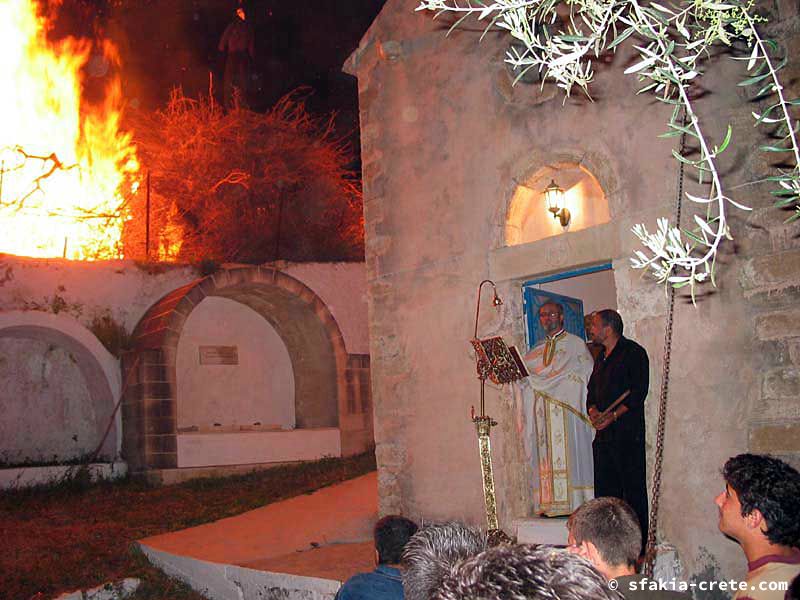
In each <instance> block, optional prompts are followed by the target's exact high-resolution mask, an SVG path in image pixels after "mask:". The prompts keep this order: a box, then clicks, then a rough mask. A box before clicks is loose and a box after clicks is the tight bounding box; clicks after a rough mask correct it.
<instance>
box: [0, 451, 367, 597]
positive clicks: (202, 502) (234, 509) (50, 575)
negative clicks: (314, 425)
mask: <svg viewBox="0 0 800 600" xmlns="http://www.w3.org/2000/svg"><path fill="white" fill-rule="evenodd" d="M374 468H375V458H374V456H373V455H372V454H371V453H369V454H364V455H361V456H358V457H354V458H349V459H324V460H321V461H316V462H312V463H304V464H297V465H289V466H284V467H276V468H274V469H270V470H268V471H260V472H255V473H251V474H248V475H244V476H237V477H228V478H224V479H222V478H220V479H198V480H194V481H191V482H188V483H185V484H181V485H176V486H168V487H148V486H146V485H144V484H143V483H141V482H137V481H134V480H126V481H122V482H114V483H102V484H98V485H94V486H91V487H88V488H85V487H82V486H76V485H61V486H57V487H54V488H48V489H39V490H28V491H26V490H18V491H14V492H4V493H3V494H1V495H0V539H1V540H2V547H3V551H2V552H0V573H2V578H0V580H1V581H2V585H0V598H7V599H9V600H26V599H28V598H37V600H38V598H42V599H44V598H51V597H53V596H54V595H55V594H57V593H59V592H65V591H71V590H75V589H87V588H90V587H93V586H96V585H100V584H101V583H104V582H106V581H109V580H118V579H122V578H124V577H140V578H142V579H143V581H144V584H143V586H142V589H141V590H140V591H139V592H138V593H137V596H136V598H137V599H139V600H144V599H148V600H156V599H163V600H167V599H170V600H173V599H176V600H177V599H186V600H198V599H199V598H200V596H199V595H197V594H195V593H194V592H192V591H191V590H188V589H186V588H185V586H182V585H180V584H178V583H176V582H174V581H172V580H169V579H167V578H165V577H163V576H162V575H160V574H159V572H158V571H157V570H155V569H154V568H153V567H151V566H150V565H149V563H148V562H147V561H146V560H145V559H144V558H143V557H142V556H141V555H137V554H136V553H134V552H131V551H130V549H131V544H132V542H133V541H135V540H137V539H141V538H144V537H148V536H151V535H157V534H160V533H166V532H168V531H175V530H178V529H183V528H185V527H191V526H194V525H199V524H202V523H208V522H211V521H216V520H218V519H221V518H224V517H230V516H233V515H236V514H240V513H242V512H245V511H248V510H252V509H253V508H257V507H259V506H264V505H265V504H269V503H271V502H275V501H277V500H282V499H284V498H289V497H291V496H296V495H299V494H303V493H308V492H311V491H313V490H315V489H318V488H320V487H323V486H326V485H330V484H332V483H336V482H339V481H344V480H346V479H350V478H353V477H356V476H358V475H362V474H364V473H367V472H369V471H370V470H373V469H374Z"/></svg>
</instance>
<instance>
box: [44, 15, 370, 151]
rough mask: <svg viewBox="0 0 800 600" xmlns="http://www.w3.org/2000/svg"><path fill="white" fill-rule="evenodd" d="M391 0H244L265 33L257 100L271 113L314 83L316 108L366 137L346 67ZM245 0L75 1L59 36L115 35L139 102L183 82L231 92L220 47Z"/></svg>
mask: <svg viewBox="0 0 800 600" xmlns="http://www.w3.org/2000/svg"><path fill="white" fill-rule="evenodd" d="M384 2H385V0H291V1H282V2H281V1H278V0H250V1H248V0H244V1H243V6H244V8H245V10H246V12H247V20H248V22H250V23H251V24H252V26H253V28H254V30H255V59H254V63H253V71H252V78H251V84H252V85H251V87H250V89H249V90H248V94H247V96H248V102H249V106H250V107H251V108H252V109H254V110H259V111H263V110H266V109H268V108H269V107H270V106H272V105H273V104H274V103H275V101H276V100H278V99H279V98H280V97H281V96H283V95H284V94H286V93H287V92H289V91H291V90H293V89H295V88H297V87H299V86H309V87H311V88H312V90H313V93H312V94H311V95H310V96H309V98H308V103H307V106H308V108H309V109H310V110H311V111H312V112H314V113H316V114H320V115H322V114H325V113H329V112H331V111H336V112H337V114H338V117H337V120H336V126H337V132H338V133H340V134H342V135H345V134H352V136H353V141H354V143H356V144H357V128H358V97H357V82H356V79H355V78H354V77H352V76H350V75H347V74H345V73H342V70H341V69H342V65H343V63H344V61H345V60H346V59H347V57H348V56H349V55H350V54H351V53H352V51H353V50H355V48H356V47H357V46H358V42H359V40H360V39H361V37H362V36H363V35H364V33H365V32H366V30H367V29H368V28H369V26H370V24H371V23H372V20H373V19H374V18H375V17H376V16H377V14H378V13H379V12H380V10H381V8H382V6H383V4H384ZM238 6H239V1H238V0H65V2H64V4H63V5H62V7H61V9H60V17H59V22H58V31H57V34H60V35H64V34H71V35H78V36H84V37H90V38H91V37H95V38H99V37H109V38H111V39H112V40H113V41H114V42H115V43H116V45H117V46H118V48H119V50H120V53H121V58H122V80H123V89H124V95H125V98H126V101H127V102H128V104H129V107H131V108H132V109H144V110H152V109H156V108H160V107H163V106H164V103H165V102H166V100H167V98H168V96H169V92H170V90H171V89H172V88H173V87H176V86H181V87H182V88H183V91H184V94H186V95H187V96H190V97H196V96H197V94H199V93H203V94H207V93H208V88H209V74H211V75H212V76H213V81H214V89H215V95H216V96H217V97H218V98H221V95H222V75H223V71H224V65H225V57H224V55H223V54H222V53H220V52H219V51H218V50H217V46H218V43H219V40H220V37H221V36H222V33H223V31H224V30H225V27H226V26H227V24H228V23H229V22H230V21H231V20H232V19H233V18H234V13H235V10H236V8H237V7H238Z"/></svg>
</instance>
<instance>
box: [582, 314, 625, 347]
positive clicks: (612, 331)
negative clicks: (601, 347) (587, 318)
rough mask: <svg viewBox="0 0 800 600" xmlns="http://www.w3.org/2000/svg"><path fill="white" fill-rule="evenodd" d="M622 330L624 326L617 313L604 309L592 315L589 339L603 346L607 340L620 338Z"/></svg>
mask: <svg viewBox="0 0 800 600" xmlns="http://www.w3.org/2000/svg"><path fill="white" fill-rule="evenodd" d="M623 329H624V325H623V323H622V317H620V316H619V313H618V312H617V311H615V310H611V309H610V308H605V309H603V310H598V311H596V312H593V313H592V323H591V326H590V329H589V337H590V338H591V339H592V340H593V341H595V342H598V343H599V344H603V343H605V341H606V340H608V339H611V338H615V337H620V336H621V335H622V331H623Z"/></svg>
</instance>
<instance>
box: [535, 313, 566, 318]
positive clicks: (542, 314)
mask: <svg viewBox="0 0 800 600" xmlns="http://www.w3.org/2000/svg"><path fill="white" fill-rule="evenodd" d="M560 316H561V313H557V312H540V313H539V318H540V319H544V318H545V317H560Z"/></svg>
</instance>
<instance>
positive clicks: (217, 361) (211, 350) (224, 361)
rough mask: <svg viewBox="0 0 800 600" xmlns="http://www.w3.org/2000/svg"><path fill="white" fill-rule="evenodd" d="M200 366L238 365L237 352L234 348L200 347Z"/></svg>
mask: <svg viewBox="0 0 800 600" xmlns="http://www.w3.org/2000/svg"><path fill="white" fill-rule="evenodd" d="M200 364H201V365H238V364H239V350H238V348H237V347H236V346H200Z"/></svg>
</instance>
